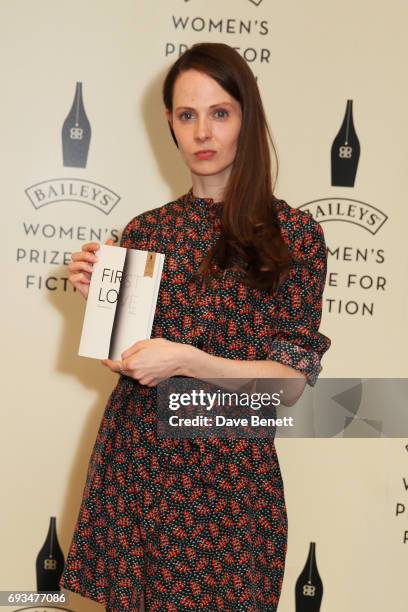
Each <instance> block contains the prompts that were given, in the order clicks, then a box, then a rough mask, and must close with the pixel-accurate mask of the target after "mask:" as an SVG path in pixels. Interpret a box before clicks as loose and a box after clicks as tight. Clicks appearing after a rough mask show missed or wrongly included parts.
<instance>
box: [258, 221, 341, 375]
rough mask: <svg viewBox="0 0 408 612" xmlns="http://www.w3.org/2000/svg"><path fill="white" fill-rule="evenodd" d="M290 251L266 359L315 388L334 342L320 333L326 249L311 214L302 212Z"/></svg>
mask: <svg viewBox="0 0 408 612" xmlns="http://www.w3.org/2000/svg"><path fill="white" fill-rule="evenodd" d="M293 210H296V209H293ZM298 212H299V211H298ZM282 234H283V236H284V238H285V237H286V239H287V236H288V231H287V230H285V229H283V231H282ZM291 251H292V254H293V256H294V258H295V263H293V264H292V267H291V269H290V272H289V275H288V277H287V278H286V280H285V281H284V283H283V284H282V285H281V287H280V288H279V289H278V292H277V294H276V297H275V300H274V306H273V311H272V320H273V324H272V329H273V335H272V337H271V340H270V352H269V355H268V357H267V359H271V360H273V361H278V362H280V363H282V364H284V365H288V366H290V367H292V368H294V369H296V370H299V371H300V372H302V373H303V374H305V376H306V382H307V384H309V385H310V386H314V385H315V384H316V381H317V378H318V376H319V374H320V372H321V370H322V366H321V363H320V362H321V358H322V356H323V354H324V353H325V352H326V351H327V350H328V348H329V347H330V345H331V340H330V339H329V338H328V337H327V336H325V335H324V334H322V333H320V332H319V326H320V321H321V314H322V296H323V289H324V285H325V281H326V272H327V248H326V243H325V239H324V234H323V229H322V227H321V225H320V224H319V223H318V222H317V221H315V220H314V219H313V217H312V216H311V215H310V214H309V213H304V212H302V213H301V217H300V220H299V221H298V222H297V223H296V227H295V230H294V239H293V245H292V248H291Z"/></svg>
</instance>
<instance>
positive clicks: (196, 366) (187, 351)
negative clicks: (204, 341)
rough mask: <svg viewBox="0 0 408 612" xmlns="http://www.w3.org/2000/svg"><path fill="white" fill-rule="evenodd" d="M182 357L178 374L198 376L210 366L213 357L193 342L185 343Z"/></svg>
mask: <svg viewBox="0 0 408 612" xmlns="http://www.w3.org/2000/svg"><path fill="white" fill-rule="evenodd" d="M182 349H183V350H182V351H181V353H180V354H181V358H180V362H179V367H178V368H177V372H176V374H177V375H179V376H189V377H191V378H196V377H198V375H199V372H203V370H205V369H206V368H207V367H208V362H209V360H210V359H211V358H212V355H209V354H208V353H206V352H205V351H201V350H200V349H199V348H197V347H196V346H193V345H192V344H183V345H182Z"/></svg>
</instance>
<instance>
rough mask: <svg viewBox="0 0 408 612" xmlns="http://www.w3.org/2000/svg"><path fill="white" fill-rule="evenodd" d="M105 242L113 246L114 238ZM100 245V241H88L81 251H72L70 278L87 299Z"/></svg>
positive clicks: (69, 268) (69, 267)
mask: <svg viewBox="0 0 408 612" xmlns="http://www.w3.org/2000/svg"><path fill="white" fill-rule="evenodd" d="M105 244H108V245H110V246H112V245H113V240H111V239H109V240H107V241H106V242H105ZM99 246H100V245H99V243H98V242H87V243H86V244H84V245H82V248H81V250H80V251H79V252H76V253H72V255H71V263H70V264H69V265H68V270H69V277H68V280H69V282H70V283H71V284H72V285H73V286H74V287H75V289H77V291H79V293H80V294H81V295H83V297H84V298H85V299H86V298H87V297H88V292H89V284H90V282H91V274H92V268H93V264H94V263H95V262H96V261H98V258H97V257H96V255H95V251H97V250H98V249H99Z"/></svg>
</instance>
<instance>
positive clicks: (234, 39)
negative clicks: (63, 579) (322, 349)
mask: <svg viewBox="0 0 408 612" xmlns="http://www.w3.org/2000/svg"><path fill="white" fill-rule="evenodd" d="M407 16H408V15H407V7H406V2H404V0H389V1H388V2H372V0H357V1H356V0H353V1H352V0H343V2H341V3H334V2H327V1H326V0H309V1H308V2H303V1H302V0H297V1H296V0H223V2H219V1H217V0H202V1H200V0H189V1H188V0H116V1H115V2H113V1H109V0H88V1H87V2H80V1H79V0H70V1H69V2H68V1H67V0H59V1H58V2H55V1H52V0H31V1H30V2H27V1H24V0H1V2H0V34H1V37H0V40H1V44H2V53H1V54H0V74H1V78H2V82H3V87H2V94H1V98H0V105H1V110H2V112H1V117H2V123H1V138H0V143H1V144H0V146H1V155H2V158H1V167H2V170H3V171H2V180H1V187H2V220H3V225H2V227H3V232H2V240H3V245H4V250H3V259H2V264H1V265H2V278H3V280H4V282H5V287H6V289H5V295H4V297H3V300H2V310H3V322H4V325H3V332H2V340H3V350H2V359H3V372H5V376H4V383H3V389H4V394H3V402H2V411H3V426H2V443H1V451H2V458H1V466H2V470H3V476H2V491H3V502H2V515H1V524H0V526H1V532H2V533H1V542H2V546H1V551H2V560H1V585H0V588H1V589H2V590H11V589H12V590H21V589H24V590H35V589H36V588H37V582H36V580H37V579H36V560H37V555H38V553H39V552H40V550H41V549H42V547H43V544H44V542H45V541H46V538H47V534H48V532H49V526H50V519H51V517H55V519H56V521H52V525H54V522H55V523H56V535H57V538H58V542H59V544H60V546H61V549H62V551H63V554H64V555H65V556H66V553H67V550H68V546H69V543H70V541H71V537H72V533H73V529H74V525H75V521H76V518H77V514H78V511H79V506H80V501H81V495H82V490H83V486H84V482H85V476H86V469H87V465H88V459H89V456H90V453H91V450H92V447H93V444H94V441H95V437H96V433H97V429H98V426H99V423H100V420H101V418H102V414H103V410H104V406H105V403H106V400H107V397H108V395H109V393H110V390H111V389H112V387H113V386H114V385H115V383H116V375H113V374H111V373H109V372H108V371H107V370H106V369H105V368H104V367H103V366H102V365H100V363H99V362H98V361H95V360H91V359H86V358H81V357H78V356H77V352H78V344H79V337H80V331H81V324H82V318H83V312H84V302H83V300H82V299H81V298H80V296H79V295H78V294H77V293H75V292H74V291H73V289H72V287H71V286H70V285H69V284H68V283H67V276H68V273H67V269H66V264H67V262H68V261H69V258H70V254H71V252H73V251H76V250H79V249H80V246H81V244H82V243H83V242H84V241H89V240H90V239H97V240H102V241H105V240H106V238H108V237H114V238H115V239H116V238H117V237H118V236H120V232H121V230H122V229H123V227H124V225H125V224H126V223H127V221H129V220H130V219H131V218H132V217H133V216H135V215H137V214H138V213H141V212H143V211H145V210H148V209H151V208H155V207H157V206H160V205H163V204H165V203H167V202H169V201H170V200H173V199H174V198H176V197H177V196H179V195H181V194H184V193H186V191H187V190H188V189H189V187H190V178H189V174H188V172H187V171H186V168H185V166H184V164H183V162H182V161H181V159H180V157H179V154H178V152H177V150H176V148H175V146H174V144H173V142H172V140H171V137H170V134H169V131H168V128H167V124H166V121H165V118H164V113H163V108H162V103H161V93H160V88H161V83H162V79H163V75H164V73H165V71H166V69H167V68H168V66H169V65H170V64H171V63H172V62H174V61H175V59H176V58H177V57H178V55H179V54H180V53H181V52H182V51H183V50H184V49H186V48H187V47H188V46H189V45H191V44H193V43H195V42H199V41H214V42H226V43H228V44H230V45H232V46H234V47H236V48H237V49H238V51H239V52H240V53H241V54H242V55H243V56H244V57H245V59H246V60H247V61H248V63H249V64H250V66H251V68H252V70H253V72H254V73H255V75H256V76H257V78H258V83H259V87H260V90H261V93H262V97H263V101H264V105H265V108H266V111H267V116H268V120H269V123H270V126H271V129H272V133H273V136H274V140H275V144H276V146H277V150H278V156H279V162H280V173H279V179H278V183H277V188H276V193H277V196H278V197H280V198H283V199H285V200H286V201H287V202H288V203H289V204H291V205H292V206H294V207H300V208H303V209H307V210H309V211H310V212H311V213H312V214H313V216H314V217H315V218H316V220H317V221H319V222H321V223H322V226H323V228H324V232H325V236H326V242H327V245H328V248H329V262H328V263H329V265H328V268H329V270H328V277H327V285H326V290H325V295H324V310H323V319H322V325H321V331H322V332H323V333H324V334H326V335H328V336H329V337H330V338H331V339H332V347H331V349H330V350H329V351H328V353H327V354H326V356H325V357H324V359H323V364H322V365H323V371H322V373H321V376H324V377H334V378H341V377H355V378H362V379H363V378H370V377H373V378H374V377H378V378H380V377H384V378H392V377H401V378H404V377H406V376H407V370H408V368H407V359H406V346H407V339H408V338H407V328H406V324H405V323H404V314H406V311H407V290H406V289H407V284H406V277H407V256H406V248H405V244H406V227H407V207H406V201H407V195H408V194H407V183H406V181H405V180H403V161H405V160H406V156H405V155H403V153H405V146H406V142H407V121H406V117H407V112H406V109H407V102H408V100H407V93H408V90H407V86H406V82H405V79H404V80H403V79H402V78H401V77H402V68H403V66H404V67H405V64H403V58H405V57H406V53H407V46H408V43H407V37H406V19H407ZM276 445H277V450H278V454H279V459H280V464H281V468H282V473H283V477H284V481H285V492H286V493H285V494H286V501H287V508H288V519H289V541H288V554H287V560H286V569H285V580H284V585H283V592H282V596H281V602H280V606H279V609H280V610H282V612H290V611H292V610H294V609H295V598H294V590H295V584H296V580H297V578H298V576H299V575H300V573H301V572H302V570H303V568H304V566H305V563H306V559H307V556H308V553H309V549H310V548H311V543H315V552H316V561H317V567H318V569H319V573H320V576H321V578H322V581H323V586H324V595H323V600H322V607H321V609H322V610H326V611H327V612H341V611H343V610H348V611H350V612H360V611H361V610H371V612H376V611H378V612H380V611H381V612H383V610H384V609H390V610H392V611H393V612H403V611H405V610H406V602H407V596H408V592H407V581H406V570H407V555H408V521H407V519H408V467H407V466H408V441H407V440H405V439H402V438H393V439H386V438H382V437H381V436H380V434H378V436H377V438H376V439H362V438H354V439H350V438H347V436H341V437H338V438H336V439H278V440H277V441H276ZM51 531H52V530H51ZM51 535H52V538H53V541H54V545H55V534H51ZM21 607H23V606H22V605H19V606H15V608H14V609H17V608H21ZM67 607H68V608H69V609H72V610H76V611H78V612H85V611H88V610H89V611H91V610H100V609H102V606H100V605H99V604H96V603H93V602H91V601H89V600H85V599H83V598H82V597H79V596H75V595H74V594H71V595H70V603H69V605H68V606H67ZM5 609H6V608H5ZM7 609H9V610H10V609H13V608H7ZM304 609H306V608H304Z"/></svg>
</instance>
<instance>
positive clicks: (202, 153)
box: [194, 150, 216, 159]
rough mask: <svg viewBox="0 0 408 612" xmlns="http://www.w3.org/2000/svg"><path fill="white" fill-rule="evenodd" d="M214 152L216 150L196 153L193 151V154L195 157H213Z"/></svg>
mask: <svg viewBox="0 0 408 612" xmlns="http://www.w3.org/2000/svg"><path fill="white" fill-rule="evenodd" d="M215 154H216V151H210V150H208V151H197V152H196V153H194V155H195V156H196V157H198V159H211V158H212V157H214V155H215Z"/></svg>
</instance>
